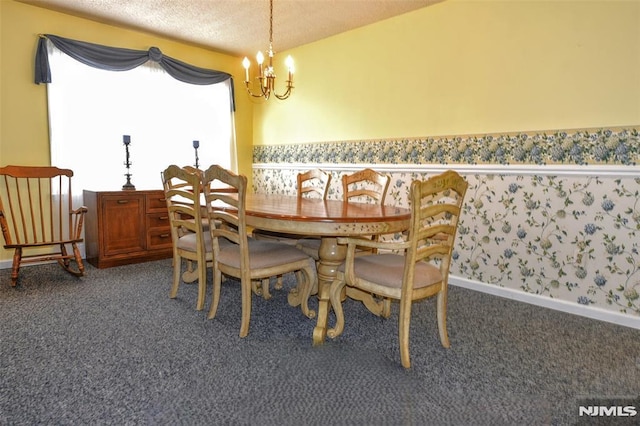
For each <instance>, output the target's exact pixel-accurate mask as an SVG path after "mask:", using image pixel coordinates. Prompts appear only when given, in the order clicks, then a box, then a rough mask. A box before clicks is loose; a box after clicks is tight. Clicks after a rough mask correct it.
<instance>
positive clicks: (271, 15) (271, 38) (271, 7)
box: [269, 0, 273, 48]
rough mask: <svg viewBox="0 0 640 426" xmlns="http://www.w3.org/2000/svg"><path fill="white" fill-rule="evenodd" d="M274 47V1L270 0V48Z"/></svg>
mask: <svg viewBox="0 0 640 426" xmlns="http://www.w3.org/2000/svg"><path fill="white" fill-rule="evenodd" d="M272 45H273V0H269V48H271V46H272Z"/></svg>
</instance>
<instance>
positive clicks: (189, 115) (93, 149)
mask: <svg viewBox="0 0 640 426" xmlns="http://www.w3.org/2000/svg"><path fill="white" fill-rule="evenodd" d="M49 63H50V67H51V70H52V82H51V83H49V84H48V86H47V87H48V92H47V93H48V102H49V125H50V139H51V164H52V165H54V166H57V167H61V168H69V169H72V170H73V171H74V175H75V176H74V183H75V185H76V186H77V188H74V189H73V191H74V194H76V195H80V194H82V189H90V190H95V191H105V190H120V189H121V188H122V185H124V184H125V182H126V177H125V173H126V172H127V170H126V167H125V147H124V145H123V135H130V137H131V145H130V146H129V152H130V158H131V160H130V161H131V168H130V173H131V175H132V176H131V183H133V184H134V185H135V187H136V189H160V188H161V187H162V183H161V179H160V172H161V171H162V170H164V169H165V168H166V167H167V166H169V165H170V164H176V165H179V166H185V165H195V161H196V160H195V150H194V148H193V141H194V140H197V141H199V149H198V157H199V163H198V164H199V166H200V167H201V168H206V167H208V166H209V165H211V164H220V165H221V166H223V167H226V168H230V169H234V170H235V169H236V167H235V164H234V160H233V159H234V158H235V154H234V153H235V140H234V136H235V135H234V129H233V113H232V111H230V107H229V105H230V98H229V97H230V90H229V85H230V84H232V83H231V80H227V81H226V82H223V83H218V84H211V85H195V84H188V83H183V82H181V81H178V80H176V79H174V78H173V77H171V76H170V75H168V74H167V73H166V72H165V71H164V70H163V69H162V68H161V67H160V66H158V65H157V64H156V63H154V62H151V61H149V62H147V63H146V64H144V65H142V66H139V67H137V68H135V69H133V70H130V71H105V70H100V69H97V68H93V67H90V66H87V65H85V64H83V63H81V62H78V61H77V60H75V59H73V58H71V57H70V56H68V55H66V54H64V53H62V52H61V51H59V50H58V49H57V48H55V47H53V46H49Z"/></svg>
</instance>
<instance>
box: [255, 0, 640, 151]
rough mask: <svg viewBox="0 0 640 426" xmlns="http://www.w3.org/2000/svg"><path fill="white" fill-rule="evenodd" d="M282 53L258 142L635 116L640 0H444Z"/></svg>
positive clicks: (621, 120) (596, 122) (632, 120)
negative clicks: (282, 89) (285, 69)
mask: <svg viewBox="0 0 640 426" xmlns="http://www.w3.org/2000/svg"><path fill="white" fill-rule="evenodd" d="M275 31H276V45H277V28H276V29H275ZM286 54H291V55H292V56H293V57H294V58H295V60H296V82H295V85H296V89H295V92H294V94H293V95H292V96H291V98H289V99H288V100H286V101H283V102H273V101H269V102H270V103H269V104H268V105H264V106H258V107H256V108H255V114H256V115H255V122H256V125H255V128H254V144H255V145H263V144H280V143H298V142H318V141H342V140H366V139H378V138H398V137H421V136H436V135H460V134H477V133H496V132H511V131H536V130H552V129H574V128H591V127H600V126H628V125H637V124H640V72H638V70H640V1H620V2H618V1H610V0H601V1H584V0H581V1H524V0H511V1H465V0H447V1H445V2H443V3H438V4H436V5H433V6H429V7H426V8H424V9H421V10H418V11H415V12H412V13H409V14H405V15H402V16H399V17H396V18H392V19H389V20H386V21H384V22H381V23H378V24H374V25H370V26H367V27H364V28H360V29H356V30H353V31H350V32H347V33H344V34H340V35H337V36H334V37H331V38H328V39H325V40H321V41H318V42H315V43H311V44H308V45H305V46H302V47H299V48H296V49H292V50H290V51H287V52H282V53H281V54H280V56H281V57H284V56H283V55H286ZM278 60H279V61H282V59H278ZM280 74H282V71H281V72H280ZM280 83H282V82H280Z"/></svg>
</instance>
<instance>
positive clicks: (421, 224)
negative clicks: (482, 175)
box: [410, 171, 468, 264]
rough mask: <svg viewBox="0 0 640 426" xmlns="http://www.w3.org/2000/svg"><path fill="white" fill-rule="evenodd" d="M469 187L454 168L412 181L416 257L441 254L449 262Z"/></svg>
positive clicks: (421, 257)
mask: <svg viewBox="0 0 640 426" xmlns="http://www.w3.org/2000/svg"><path fill="white" fill-rule="evenodd" d="M467 187H468V183H467V182H466V180H465V179H464V178H463V177H462V176H460V175H458V174H457V173H455V172H453V171H447V172H444V173H443V174H441V175H438V176H435V177H433V178H431V179H428V180H426V181H415V182H413V184H412V185H411V194H412V195H411V198H412V199H411V208H412V220H414V221H417V222H418V223H413V226H412V231H411V232H410V238H411V239H412V246H413V247H414V248H415V261H419V260H428V259H433V258H439V259H440V260H441V262H443V263H445V264H447V263H448V261H449V258H450V255H451V252H452V251H453V246H454V243H455V237H456V233H457V228H458V221H459V219H460V213H461V211H462V203H463V201H464V197H465V193H466V190H467Z"/></svg>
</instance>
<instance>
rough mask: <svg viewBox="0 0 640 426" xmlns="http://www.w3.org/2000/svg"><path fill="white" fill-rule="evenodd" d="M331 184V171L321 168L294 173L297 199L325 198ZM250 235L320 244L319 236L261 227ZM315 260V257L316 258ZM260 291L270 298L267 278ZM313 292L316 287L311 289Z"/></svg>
mask: <svg viewBox="0 0 640 426" xmlns="http://www.w3.org/2000/svg"><path fill="white" fill-rule="evenodd" d="M330 184H331V173H329V172H326V171H324V170H321V169H311V170H307V171H306V172H301V173H298V174H297V175H296V193H297V197H298V199H301V198H303V197H309V198H320V199H322V200H326V199H327V194H328V193H329V187H330ZM252 235H253V237H254V238H256V239H263V240H276V241H280V242H283V243H286V244H291V245H296V244H298V241H299V240H300V239H303V238H309V239H313V240H317V241H316V242H315V244H317V245H318V247H319V246H320V238H319V237H308V236H306V235H300V234H285V233H281V232H273V231H266V230H263V229H254V230H253V232H252ZM316 260H317V259H316ZM260 285H261V288H260V293H261V294H262V295H263V296H264V297H265V298H267V299H268V298H270V297H271V296H270V292H269V280H263V282H262V283H261V284H260ZM275 288H276V289H281V288H282V276H278V277H277V280H276V284H275ZM312 291H313V292H315V291H317V289H313V290H312Z"/></svg>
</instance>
